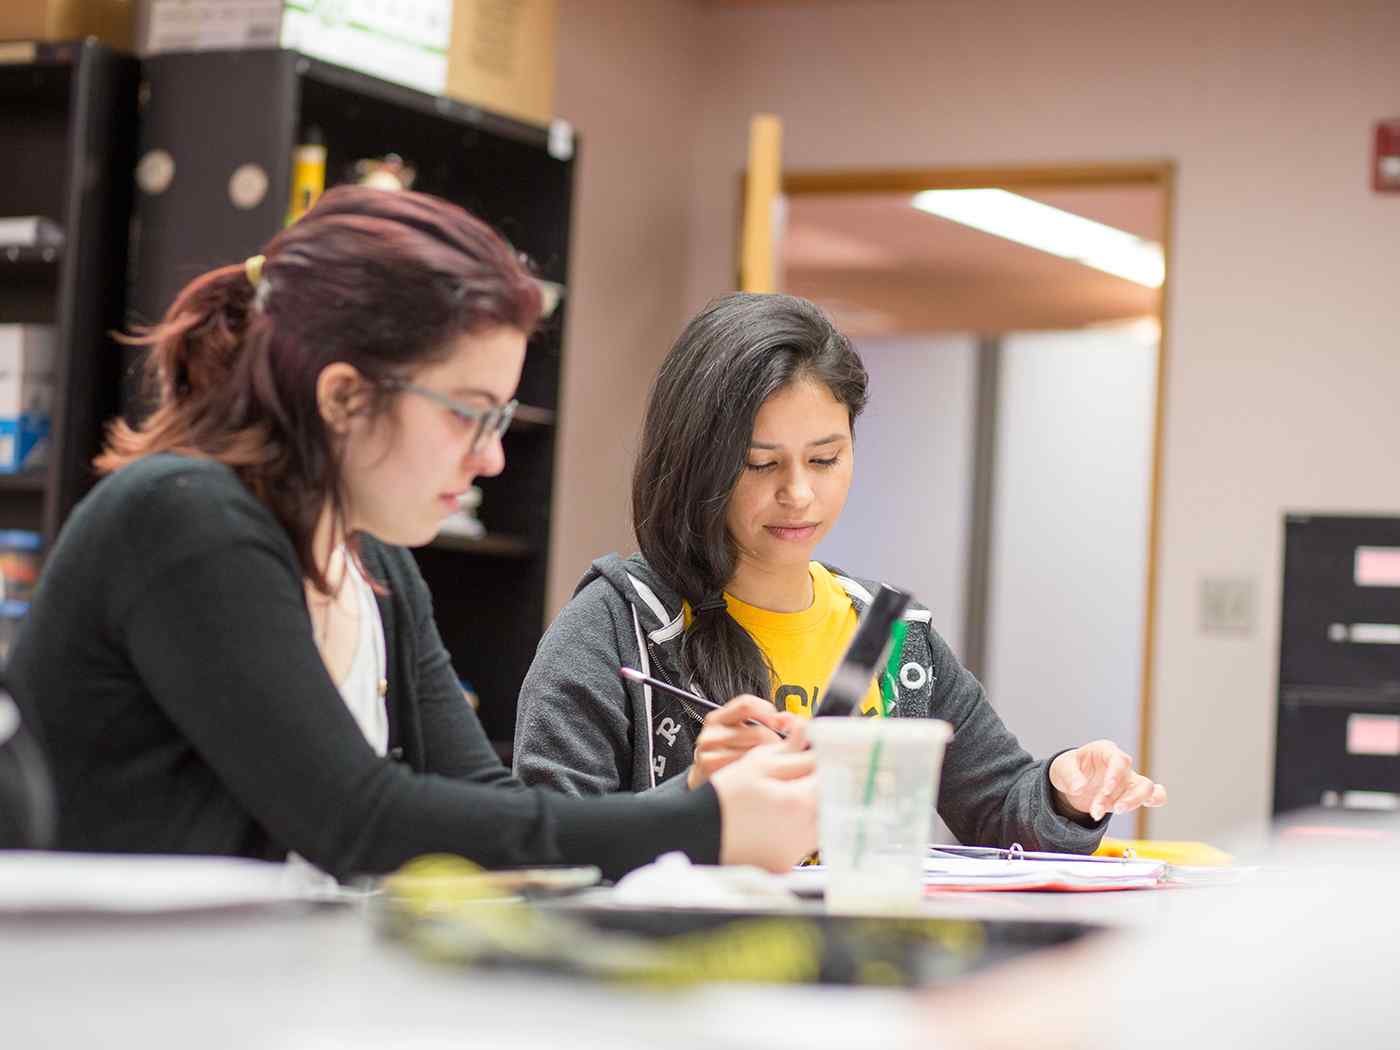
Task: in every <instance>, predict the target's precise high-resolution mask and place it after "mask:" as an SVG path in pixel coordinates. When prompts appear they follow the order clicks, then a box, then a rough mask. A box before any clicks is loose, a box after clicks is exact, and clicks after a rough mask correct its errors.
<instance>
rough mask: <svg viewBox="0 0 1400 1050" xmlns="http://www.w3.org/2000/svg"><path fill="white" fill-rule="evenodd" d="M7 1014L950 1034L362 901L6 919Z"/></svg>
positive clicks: (48, 1020)
mask: <svg viewBox="0 0 1400 1050" xmlns="http://www.w3.org/2000/svg"><path fill="white" fill-rule="evenodd" d="M1217 892H1219V891H1214V890H1198V889H1192V890H1162V891H1129V892H1120V893H1095V894H1040V893H976V894H971V893H956V894H955V893H947V894H940V895H939V896H937V897H935V898H932V899H930V900H929V901H928V902H927V904H926V907H925V912H926V914H929V915H934V916H945V917H955V918H978V919H1011V920H1060V921H1066V920H1067V921H1082V922H1091V923H1109V924H1114V925H1117V924H1124V925H1130V926H1139V925H1143V924H1153V923H1160V922H1168V921H1171V917H1172V916H1173V915H1176V914H1178V913H1180V912H1182V911H1183V910H1184V909H1189V907H1190V906H1191V902H1192V900H1197V901H1199V900H1201V899H1202V897H1201V895H1202V894H1205V895H1208V896H1209V895H1212V894H1214V893H1217ZM808 907H809V908H817V909H819V908H820V905H808ZM0 1004H3V1009H0V1031H3V1033H4V1035H5V1036H6V1038H5V1039H4V1040H0V1044H3V1045H7V1046H14V1047H16V1048H19V1047H24V1048H36V1050H38V1048H48V1047H69V1046H85V1047H88V1046H101V1047H118V1048H121V1047H127V1046H130V1047H141V1048H142V1050H163V1048H166V1047H170V1048H176V1047H178V1048H180V1050H190V1048H192V1047H199V1048H214V1050H218V1048H223V1047H230V1048H232V1047H240V1048H242V1047H261V1048H268V1050H280V1048H287V1050H292V1048H296V1050H319V1048H321V1047H326V1048H331V1047H348V1048H355V1047H360V1046H366V1047H368V1046H373V1047H375V1048H376V1050H384V1048H386V1047H408V1048H416V1047H450V1046H464V1047H507V1048H513V1047H536V1046H538V1047H564V1046H567V1047H577V1048H581V1050H590V1048H593V1047H597V1048H599V1050H604V1048H606V1050H622V1048H627V1047H632V1046H636V1047H647V1048H649V1050H654V1048H656V1047H658V1046H663V1047H666V1048H667V1050H671V1048H683V1047H688V1046H695V1047H705V1048H706V1050H723V1048H726V1047H748V1046H754V1047H760V1046H761V1047H764V1048H765V1050H783V1048H786V1047H793V1048H798V1047H801V1048H802V1050H820V1048H822V1047H842V1048H849V1047H864V1046H879V1047H891V1048H894V1047H904V1046H919V1047H921V1048H930V1047H937V1045H938V1027H939V1026H938V1023H937V1020H936V1018H935V1016H934V1015H933V1013H932V1011H930V1009H929V1007H928V1004H927V997H926V996H924V995H921V994H919V993H911V992H906V991H886V990H881V989H870V988H846V987H831V986H823V987H797V988H794V987H777V986H724V985H712V986H708V987H705V988H700V989H692V990H688V991H683V992H674V993H665V994H661V993H655V992H644V991H638V990H634V989H624V988H618V987H613V986H609V985H605V984H600V983H596V982H591V981H581V980H566V979H562V978H544V977H535V976H530V975H522V974H489V973H484V972H481V971H476V970H469V969H466V968H461V967H453V966H448V965H436V964H431V963H428V962H425V961H423V960H421V959H419V958H417V957H415V956H414V955H412V954H411V953H410V952H409V951H408V949H406V948H405V947H404V946H402V945H400V944H398V943H395V942H392V941H388V940H385V939H383V938H381V937H380V936H378V935H377V934H376V933H375V931H374V929H373V924H372V922H371V921H370V916H369V914H368V910H367V908H366V906H365V905H364V904H363V903H359V904H352V905H336V906H316V907H305V906H286V907H273V908H268V907H261V908H249V909H243V910H230V911H227V912H223V913H208V912H205V913H197V914H186V915H163V916H160V915H158V916H130V917H102V916H95V917H77V916H68V917H28V918H25V917H15V916H8V917H6V916H0ZM11 1037H14V1038H13V1041H11Z"/></svg>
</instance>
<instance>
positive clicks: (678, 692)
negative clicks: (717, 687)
mask: <svg viewBox="0 0 1400 1050" xmlns="http://www.w3.org/2000/svg"><path fill="white" fill-rule="evenodd" d="M617 672H618V674H620V675H622V677H623V678H626V679H627V680H628V681H629V682H640V683H643V684H645V685H649V686H651V687H652V688H653V689H660V690H662V691H663V692H667V693H672V694H674V695H675V696H679V697H680V698H681V699H683V700H689V701H691V702H692V703H696V704H700V705H701V706H702V707H709V708H713V709H714V710H716V711H718V710H720V708H721V707H722V706H723V705H721V704H717V703H715V702H714V701H713V700H706V699H705V698H704V697H703V696H701V695H700V694H699V693H692V692H691V691H690V690H689V689H680V688H678V687H676V686H674V685H672V684H671V683H670V682H663V681H662V680H661V679H660V678H653V677H652V676H651V675H649V674H645V673H643V672H642V671H638V670H637V669H636V668H635V667H619V668H618V669H617ZM744 725H746V726H763V728H764V729H767V730H768V731H769V732H772V733H777V734H778V736H779V737H781V738H782V739H783V740H786V739H787V734H786V733H784V732H782V731H781V730H777V729H774V728H773V727H772V726H770V725H767V724H765V723H763V722H759V721H757V720H756V719H753V718H746V719H744Z"/></svg>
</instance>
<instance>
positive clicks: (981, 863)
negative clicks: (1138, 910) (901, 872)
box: [924, 845, 1170, 893]
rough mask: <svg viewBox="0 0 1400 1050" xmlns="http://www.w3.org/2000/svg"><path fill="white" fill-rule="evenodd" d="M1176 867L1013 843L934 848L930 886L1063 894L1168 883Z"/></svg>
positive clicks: (927, 861) (928, 864) (927, 872)
mask: <svg viewBox="0 0 1400 1050" xmlns="http://www.w3.org/2000/svg"><path fill="white" fill-rule="evenodd" d="M1169 873H1170V866H1169V865H1168V864H1167V863H1166V862H1165V861H1160V860H1137V859H1135V858H1131V857H1122V858H1119V857H1085V856H1081V855H1079V854H1075V853H1039V852H1034V851H1027V850H1023V849H1021V847H1020V846H1018V845H1013V846H1012V847H1011V848H1010V849H996V848H993V847H985V846H930V847H929V851H928V856H927V857H925V858H924V889H925V890H926V891H937V890H1045V891H1053V892H1061V893H1084V892H1101V891H1106V890H1143V889H1154V888H1156V887H1158V886H1161V885H1163V884H1164V883H1165V882H1166V881H1167V878H1168V875H1169Z"/></svg>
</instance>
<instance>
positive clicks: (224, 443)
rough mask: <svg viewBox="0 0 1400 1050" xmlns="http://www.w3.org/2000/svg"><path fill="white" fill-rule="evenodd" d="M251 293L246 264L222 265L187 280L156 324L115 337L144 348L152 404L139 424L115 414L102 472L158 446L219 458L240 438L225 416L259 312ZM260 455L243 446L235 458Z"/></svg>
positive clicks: (101, 462)
mask: <svg viewBox="0 0 1400 1050" xmlns="http://www.w3.org/2000/svg"><path fill="white" fill-rule="evenodd" d="M255 296H256V289H255V288H254V287H253V285H252V284H250V283H249V281H248V275H247V272H246V270H245V267H244V266H242V265H238V266H223V267H220V268H219V269H217V270H211V271H210V272H208V273H206V274H204V275H203V276H201V277H198V278H196V279H195V280H193V281H191V282H190V283H189V284H188V285H186V286H185V288H184V289H183V290H182V291H181V292H180V294H179V296H178V297H177V298H176V300H175V302H174V303H173V304H172V305H171V307H170V309H169V310H168V311H166V314H165V317H164V318H163V319H162V320H161V321H160V323H159V324H156V325H152V326H150V327H148V328H143V329H139V330H138V332H137V334H136V335H133V336H126V335H118V336H117V338H118V340H119V341H121V342H123V343H125V344H126V345H128V346H144V347H147V348H148V349H149V352H148V353H147V355H146V360H145V365H144V373H145V375H144V387H145V392H146V395H147V397H148V398H149V399H150V400H152V401H154V403H155V405H156V408H155V410H154V411H153V412H152V414H151V415H150V416H149V417H148V418H147V419H145V420H144V421H143V422H142V423H141V424H140V427H139V429H138V428H136V427H133V426H131V425H130V424H128V423H127V422H126V421H125V420H123V419H120V418H119V419H117V420H115V421H114V422H113V423H112V424H111V425H110V426H109V427H108V430H107V444H106V447H105V448H104V450H103V452H102V454H101V455H100V456H98V458H97V460H96V461H95V466H96V468H97V471H98V472H99V473H101V474H108V473H111V472H112V471H115V470H117V469H119V468H120V467H123V466H125V465H126V464H127V463H129V462H131V461H132V460H133V459H138V458H140V457H141V456H143V455H145V454H147V453H148V452H150V451H153V450H156V449H164V450H169V451H179V452H184V453H187V454H189V453H196V454H203V455H214V456H216V457H218V458H222V456H223V454H224V453H227V452H231V451H233V450H234V447H235V446H236V445H238V444H239V443H238V442H237V441H234V440H231V439H233V438H234V437H235V435H237V434H238V433H239V432H240V431H242V430H243V429H244V427H243V426H240V425H239V423H238V421H236V420H234V419H230V418H229V417H230V413H231V412H236V410H237V405H236V402H237V401H238V400H239V399H238V398H236V397H231V396H230V395H231V394H232V393H233V392H234V391H235V390H236V389H237V384H236V383H234V382H233V378H234V375H235V373H236V372H237V371H238V370H239V369H240V368H241V367H246V364H247V361H246V358H247V355H248V352H249V349H250V343H252V342H254V340H250V339H249V338H248V337H249V335H250V334H251V333H250V331H249V329H250V326H251V323H252V322H253V319H254V316H255V315H256V314H257V313H258V311H257V309H256V307H255V305H254V299H255ZM257 342H265V340H257ZM192 421H197V422H195V425H194V426H191V423H192ZM263 458H264V456H263V455H261V454H256V455H253V456H251V458H250V457H249V456H248V455H247V454H246V452H245V454H243V455H235V456H234V461H235V462H236V464H237V465H239V466H242V465H246V463H247V462H254V461H260V460H262V459H263Z"/></svg>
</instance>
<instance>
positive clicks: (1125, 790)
mask: <svg viewBox="0 0 1400 1050" xmlns="http://www.w3.org/2000/svg"><path fill="white" fill-rule="evenodd" d="M1050 784H1051V786H1052V787H1054V789H1055V792H1056V794H1057V795H1058V796H1059V798H1058V800H1057V801H1058V802H1059V803H1060V808H1061V809H1062V810H1064V811H1065V812H1066V814H1073V813H1079V814H1085V813H1087V814H1088V815H1089V816H1090V817H1092V818H1093V819H1094V820H1101V819H1102V818H1103V816H1104V815H1105V814H1106V813H1131V812H1132V811H1133V810H1135V809H1137V808H1138V807H1139V806H1164V805H1166V804H1167V789H1166V788H1164V787H1163V786H1162V785H1161V784H1154V783H1153V782H1152V781H1151V780H1149V779H1148V778H1147V777H1145V776H1143V775H1142V774H1141V773H1138V772H1135V771H1134V770H1133V758H1132V756H1131V755H1129V754H1127V753H1126V752H1125V751H1124V750H1123V749H1122V748H1120V747H1119V746H1118V745H1117V744H1115V743H1114V742H1113V741H1112V740H1095V741H1094V742H1093V743H1089V744H1085V745H1084V746H1082V747H1077V748H1075V749H1074V750H1073V751H1066V752H1064V753H1063V754H1061V755H1057V756H1056V757H1055V761H1054V762H1052V763H1050Z"/></svg>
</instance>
